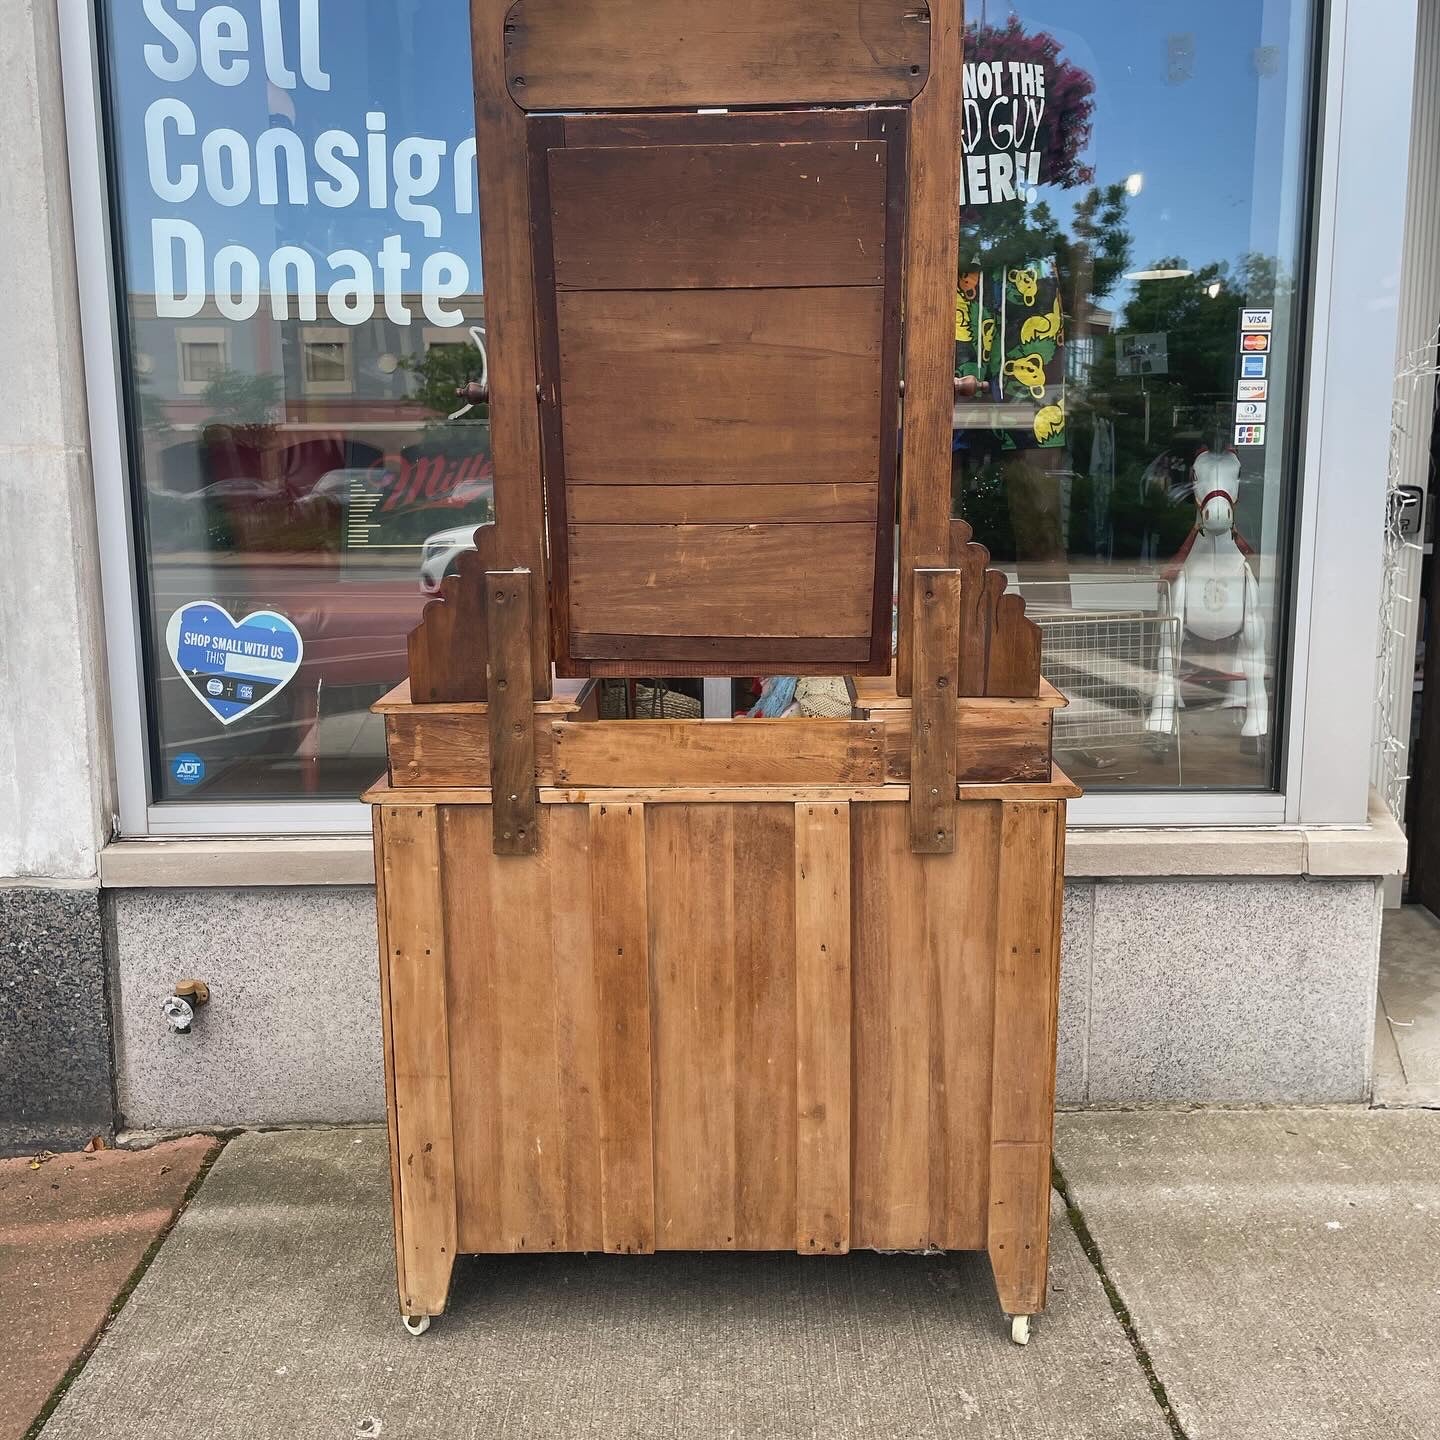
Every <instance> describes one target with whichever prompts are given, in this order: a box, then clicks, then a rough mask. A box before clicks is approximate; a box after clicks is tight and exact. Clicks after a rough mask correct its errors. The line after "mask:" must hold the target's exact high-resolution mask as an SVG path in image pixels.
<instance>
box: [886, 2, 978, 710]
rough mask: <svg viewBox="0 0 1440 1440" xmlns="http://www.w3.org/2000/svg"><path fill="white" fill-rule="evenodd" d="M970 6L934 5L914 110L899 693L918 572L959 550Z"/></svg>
mask: <svg viewBox="0 0 1440 1440" xmlns="http://www.w3.org/2000/svg"><path fill="white" fill-rule="evenodd" d="M963 10H964V5H963V0H930V79H929V81H928V82H927V83H926V86H925V88H924V89H923V90H922V91H921V92H920V93H919V95H917V96H916V98H915V102H914V104H913V105H912V107H911V115H910V136H909V159H908V165H909V171H910V206H909V215H908V220H907V236H908V239H907V247H906V253H907V256H908V259H909V264H908V267H907V270H906V276H905V314H906V315H907V316H908V317H909V321H908V325H907V328H906V335H905V423H904V434H903V437H902V460H901V484H900V631H899V639H900V647H899V655H898V658H897V660H896V667H895V683H896V688H897V689H898V690H899V692H900V694H902V695H909V694H910V693H911V683H912V668H911V662H912V651H913V647H914V640H915V637H914V633H913V629H912V617H911V610H912V607H913V605H914V593H913V591H912V589H911V586H910V578H909V577H910V575H911V573H912V572H913V571H914V570H915V569H916V568H917V567H920V566H938V565H944V564H945V563H946V561H947V552H948V550H949V527H950V451H951V444H950V436H951V427H952V424H953V419H954V412H955V381H954V375H955V336H954V331H953V329H952V327H951V324H950V316H951V314H952V312H953V309H954V295H955V266H956V263H957V256H958V253H959V245H960V151H961V138H962V136H961V116H962V113H963V105H962V97H961V77H962V71H963V66H962V63H961V62H962V35H963V25H964V19H963Z"/></svg>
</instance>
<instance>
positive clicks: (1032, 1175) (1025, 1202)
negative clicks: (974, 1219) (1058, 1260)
mask: <svg viewBox="0 0 1440 1440" xmlns="http://www.w3.org/2000/svg"><path fill="white" fill-rule="evenodd" d="M986 1248H987V1249H988V1250H989V1252H990V1268H991V1270H992V1271H994V1274H995V1289H996V1291H997V1293H998V1294H999V1297H1000V1308H1001V1309H1002V1310H1003V1311H1004V1312H1005V1313H1006V1314H1007V1315H1035V1314H1038V1313H1039V1312H1040V1311H1041V1310H1043V1309H1044V1308H1045V1290H1046V1267H1047V1264H1048V1261H1049V1253H1050V1144H1049V1142H1048V1141H1046V1142H1044V1143H1043V1144H1042V1143H1040V1142H1038V1141H1037V1142H1033V1143H1031V1144H1025V1145H996V1146H995V1148H994V1150H993V1151H992V1152H991V1158H990V1235H989V1239H988V1241H987V1245H986Z"/></svg>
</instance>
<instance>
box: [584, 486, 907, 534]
mask: <svg viewBox="0 0 1440 1440" xmlns="http://www.w3.org/2000/svg"><path fill="white" fill-rule="evenodd" d="M879 499H880V487H879V486H878V485H876V484H866V483H858V484H857V483H850V484H845V485H834V484H826V483H824V482H817V483H816V484H813V485H811V484H800V485H742V484H735V485H720V484H711V485H571V486H570V488H569V494H568V496H567V500H568V508H569V518H570V522H571V524H574V525H587V524H588V525H644V524H652V525H745V524H748V523H750V522H751V521H752V520H754V518H755V516H756V515H763V516H764V517H765V523H766V524H767V525H791V524H797V523H804V524H811V525H814V524H817V523H820V522H835V521H840V522H845V521H849V522H853V523H855V524H859V525H868V526H870V527H872V528H873V526H874V524H875V517H876V513H877V506H878V504H879Z"/></svg>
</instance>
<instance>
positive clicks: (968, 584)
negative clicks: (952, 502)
mask: <svg viewBox="0 0 1440 1440" xmlns="http://www.w3.org/2000/svg"><path fill="white" fill-rule="evenodd" d="M973 533H974V532H973V531H972V530H971V529H970V527H969V525H967V524H966V523H965V521H963V520H952V521H951V522H950V564H951V565H952V566H953V567H954V568H955V569H957V570H958V571H959V572H960V690H959V693H960V694H961V695H970V696H975V695H983V694H984V693H985V682H986V678H987V676H986V667H987V665H988V663H989V657H990V618H991V617H990V609H989V598H988V595H987V593H986V590H985V567H986V566H987V565H988V564H989V563H990V552H989V551H988V550H987V549H986V548H985V547H984V546H983V545H980V544H978V543H976V541H975V540H974V539H972V535H973Z"/></svg>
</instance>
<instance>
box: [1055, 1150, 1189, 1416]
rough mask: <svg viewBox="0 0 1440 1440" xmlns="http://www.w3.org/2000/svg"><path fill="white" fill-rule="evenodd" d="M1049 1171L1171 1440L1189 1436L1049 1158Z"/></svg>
mask: <svg viewBox="0 0 1440 1440" xmlns="http://www.w3.org/2000/svg"><path fill="white" fill-rule="evenodd" d="M1050 1174H1051V1183H1052V1184H1053V1185H1054V1186H1055V1189H1056V1191H1057V1192H1058V1194H1059V1196H1060V1198H1061V1200H1062V1201H1064V1203H1065V1213H1066V1215H1067V1216H1069V1219H1070V1228H1071V1229H1072V1230H1073V1231H1074V1232H1075V1238H1076V1239H1077V1240H1079V1242H1080V1248H1081V1249H1082V1250H1083V1251H1084V1252H1085V1258H1086V1259H1087V1260H1088V1261H1089V1262H1090V1264H1091V1265H1092V1266H1093V1267H1094V1270H1095V1273H1096V1275H1098V1276H1099V1277H1100V1285H1101V1287H1102V1288H1103V1289H1104V1291H1105V1298H1106V1299H1107V1300H1108V1301H1109V1302H1110V1309H1111V1310H1112V1311H1114V1313H1115V1318H1116V1320H1118V1321H1119V1322H1120V1328H1121V1329H1122V1330H1123V1331H1124V1332H1125V1338H1126V1339H1127V1340H1128V1341H1129V1342H1130V1348H1131V1350H1132V1351H1134V1353H1135V1361H1136V1364H1138V1365H1139V1366H1140V1369H1141V1372H1142V1373H1143V1374H1144V1376H1145V1380H1146V1383H1147V1384H1148V1385H1149V1386H1150V1393H1151V1394H1152V1395H1153V1396H1154V1397H1155V1403H1156V1404H1157V1405H1158V1406H1159V1407H1160V1413H1161V1414H1162V1415H1164V1417H1165V1423H1166V1424H1167V1425H1168V1426H1169V1427H1170V1434H1171V1435H1172V1436H1173V1437H1174V1440H1190V1437H1189V1436H1188V1435H1187V1434H1186V1433H1185V1427H1184V1426H1183V1425H1182V1424H1181V1423H1180V1420H1179V1417H1178V1416H1177V1415H1176V1414H1175V1410H1174V1407H1173V1406H1172V1405H1171V1404H1170V1396H1169V1393H1168V1392H1167V1391H1166V1389H1165V1382H1164V1381H1163V1380H1161V1379H1160V1376H1159V1375H1158V1374H1156V1372H1155V1362H1154V1361H1153V1360H1152V1359H1151V1358H1150V1352H1149V1351H1148V1350H1147V1349H1146V1348H1145V1342H1144V1341H1143V1340H1142V1339H1141V1338H1140V1335H1139V1332H1138V1331H1137V1330H1136V1329H1135V1320H1134V1317H1133V1316H1132V1315H1131V1314H1130V1307H1129V1306H1128V1305H1127V1304H1126V1303H1125V1301H1124V1300H1123V1299H1121V1297H1120V1291H1119V1290H1118V1289H1116V1286H1115V1282H1114V1281H1113V1280H1112V1279H1111V1278H1110V1272H1109V1271H1108V1270H1107V1269H1106V1268H1105V1258H1104V1256H1102V1255H1101V1254H1100V1247H1099V1246H1098V1245H1097V1244H1096V1243H1095V1237H1094V1236H1093V1235H1092V1234H1091V1233H1090V1227H1089V1226H1088V1225H1087V1224H1086V1223H1085V1216H1084V1214H1083V1213H1082V1211H1081V1209H1080V1206H1079V1205H1078V1204H1077V1203H1076V1200H1075V1197H1074V1196H1073V1195H1072V1194H1071V1193H1070V1185H1069V1182H1068V1181H1067V1180H1066V1179H1065V1173H1064V1171H1062V1170H1061V1169H1060V1166H1059V1164H1058V1163H1057V1162H1056V1161H1055V1160H1053V1159H1052V1160H1051V1162H1050Z"/></svg>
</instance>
